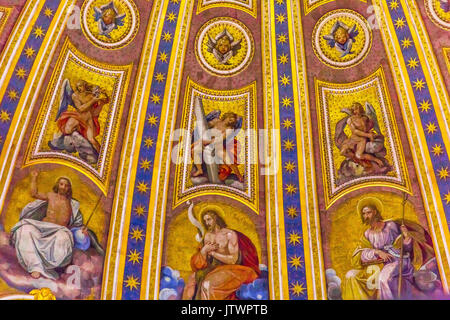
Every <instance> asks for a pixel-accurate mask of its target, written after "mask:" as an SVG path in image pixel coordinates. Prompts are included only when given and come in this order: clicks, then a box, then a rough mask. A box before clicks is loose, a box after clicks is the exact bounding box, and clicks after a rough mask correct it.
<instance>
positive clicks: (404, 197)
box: [397, 193, 408, 299]
mask: <svg viewBox="0 0 450 320" xmlns="http://www.w3.org/2000/svg"><path fill="white" fill-rule="evenodd" d="M407 199H408V194H407V193H403V203H402V205H403V211H402V226H403V225H404V224H405V204H406V200H407ZM400 234H401V242H400V263H399V264H398V268H399V270H398V288H397V289H398V290H397V297H398V298H399V299H400V295H401V292H402V281H403V240H404V236H403V231H402V230H401V229H400Z"/></svg>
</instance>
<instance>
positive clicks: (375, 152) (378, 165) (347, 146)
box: [335, 102, 392, 178]
mask: <svg viewBox="0 0 450 320" xmlns="http://www.w3.org/2000/svg"><path fill="white" fill-rule="evenodd" d="M342 112H343V113H345V114H346V115H347V116H346V117H345V118H343V119H341V120H340V121H339V122H338V123H337V125H336V135H335V142H336V146H337V147H338V148H339V151H340V152H341V154H342V155H343V156H345V157H346V160H345V161H344V162H343V163H342V164H341V168H340V170H339V174H340V176H341V177H347V178H348V177H350V178H354V177H357V176H361V175H365V174H385V173H387V172H389V171H391V170H392V168H391V166H390V165H389V163H388V162H387V160H386V159H385V156H386V148H385V146H384V139H385V138H384V136H383V135H382V134H381V130H380V127H379V125H378V119H377V115H376V112H375V109H374V108H373V106H372V105H371V104H370V103H368V102H366V104H365V109H364V108H363V106H362V105H361V104H360V103H359V102H354V103H353V104H352V106H351V108H350V109H342ZM347 126H348V127H349V129H350V131H351V136H350V137H349V136H347V134H346V133H345V131H344V130H345V128H346V127H347Z"/></svg>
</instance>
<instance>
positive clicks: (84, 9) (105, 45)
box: [80, 0, 140, 50]
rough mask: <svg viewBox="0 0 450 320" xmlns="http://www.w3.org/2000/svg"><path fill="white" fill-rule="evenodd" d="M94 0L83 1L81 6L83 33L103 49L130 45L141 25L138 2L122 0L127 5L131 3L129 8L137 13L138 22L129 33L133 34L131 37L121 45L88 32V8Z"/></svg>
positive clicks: (115, 48)
mask: <svg viewBox="0 0 450 320" xmlns="http://www.w3.org/2000/svg"><path fill="white" fill-rule="evenodd" d="M93 1H94V0H91V1H89V0H87V1H84V2H83V6H82V7H81V11H80V12H81V13H80V19H81V30H83V34H84V36H85V37H86V39H87V40H88V41H89V42H90V43H92V44H93V45H94V46H96V47H98V48H101V49H105V50H117V49H121V48H124V47H126V46H127V45H129V44H130V43H131V42H133V40H134V38H135V37H136V35H137V33H138V31H139V25H140V16H139V9H138V8H137V7H136V4H135V3H134V2H133V0H121V1H124V2H125V3H126V4H127V5H129V9H130V11H131V12H133V13H134V14H135V18H136V21H134V23H135V24H136V26H135V28H134V29H131V30H130V32H129V34H131V35H130V36H129V37H130V38H129V39H128V40H127V41H126V42H125V43H123V44H120V45H117V44H115V43H113V42H112V43H106V42H102V41H101V40H98V39H96V38H95V37H91V36H90V35H89V34H88V32H87V31H86V29H87V28H88V26H86V25H85V15H86V14H87V10H88V7H87V6H88V4H90V2H93ZM132 23H133V22H132Z"/></svg>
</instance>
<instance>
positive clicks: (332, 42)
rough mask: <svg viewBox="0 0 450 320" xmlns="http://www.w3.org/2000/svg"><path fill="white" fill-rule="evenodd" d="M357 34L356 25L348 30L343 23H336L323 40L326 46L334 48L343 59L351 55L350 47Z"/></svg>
mask: <svg viewBox="0 0 450 320" xmlns="http://www.w3.org/2000/svg"><path fill="white" fill-rule="evenodd" d="M358 34H359V32H358V30H356V24H355V25H353V27H352V28H350V27H348V26H347V25H346V24H345V23H343V22H341V21H336V23H335V24H334V25H333V27H332V28H331V32H330V34H328V35H326V36H323V38H324V39H325V40H327V41H328V45H329V46H330V47H331V48H336V49H337V50H338V51H339V52H340V53H341V58H343V57H345V56H346V55H348V54H352V53H353V51H352V46H353V43H354V42H355V41H356V40H355V38H356V36H357V35H358Z"/></svg>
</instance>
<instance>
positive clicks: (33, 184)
mask: <svg viewBox="0 0 450 320" xmlns="http://www.w3.org/2000/svg"><path fill="white" fill-rule="evenodd" d="M38 175H39V172H38V171H32V172H31V196H32V197H33V198H35V199H39V200H48V197H47V195H46V194H44V193H39V192H38V188H37V177H38Z"/></svg>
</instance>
